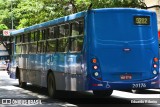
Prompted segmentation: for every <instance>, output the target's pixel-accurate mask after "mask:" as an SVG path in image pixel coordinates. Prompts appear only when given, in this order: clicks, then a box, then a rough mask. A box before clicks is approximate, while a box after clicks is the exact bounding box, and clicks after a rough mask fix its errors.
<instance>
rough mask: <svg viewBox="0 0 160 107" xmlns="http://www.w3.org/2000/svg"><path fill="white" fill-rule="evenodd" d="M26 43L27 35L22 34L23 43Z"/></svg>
mask: <svg viewBox="0 0 160 107" xmlns="http://www.w3.org/2000/svg"><path fill="white" fill-rule="evenodd" d="M25 42H28V35H27V34H24V35H23V43H25Z"/></svg>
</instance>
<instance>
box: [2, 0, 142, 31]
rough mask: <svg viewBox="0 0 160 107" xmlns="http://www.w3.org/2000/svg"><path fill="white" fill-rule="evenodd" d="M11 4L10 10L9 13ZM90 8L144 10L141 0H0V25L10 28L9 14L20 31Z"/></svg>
mask: <svg viewBox="0 0 160 107" xmlns="http://www.w3.org/2000/svg"><path fill="white" fill-rule="evenodd" d="M11 3H12V7H13V8H12V10H13V11H11ZM91 3H92V8H93V9H94V8H110V7H111V8H114V7H130V8H131V7H133V8H145V3H144V2H143V0H14V1H13V0H12V2H11V1H10V0H0V15H1V17H0V24H5V25H6V26H7V27H8V28H11V14H12V13H13V17H14V28H16V29H20V28H24V27H27V26H31V25H34V24H38V23H42V22H45V21H48V20H52V19H55V18H58V17H62V16H65V15H69V14H72V13H76V12H79V11H85V10H87V9H88V7H89V6H90V4H91Z"/></svg>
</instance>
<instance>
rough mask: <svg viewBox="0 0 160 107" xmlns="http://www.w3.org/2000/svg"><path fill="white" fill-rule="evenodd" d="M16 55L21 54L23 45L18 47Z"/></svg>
mask: <svg viewBox="0 0 160 107" xmlns="http://www.w3.org/2000/svg"><path fill="white" fill-rule="evenodd" d="M16 54H21V45H16Z"/></svg>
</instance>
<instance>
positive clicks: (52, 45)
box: [47, 40, 56, 52]
mask: <svg viewBox="0 0 160 107" xmlns="http://www.w3.org/2000/svg"><path fill="white" fill-rule="evenodd" d="M55 51H56V40H53V41H48V42H47V52H55Z"/></svg>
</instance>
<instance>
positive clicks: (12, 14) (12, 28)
mask: <svg viewBox="0 0 160 107" xmlns="http://www.w3.org/2000/svg"><path fill="white" fill-rule="evenodd" d="M12 5H13V2H12V0H11V21H12V22H11V23H12V30H13V9H12Z"/></svg>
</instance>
